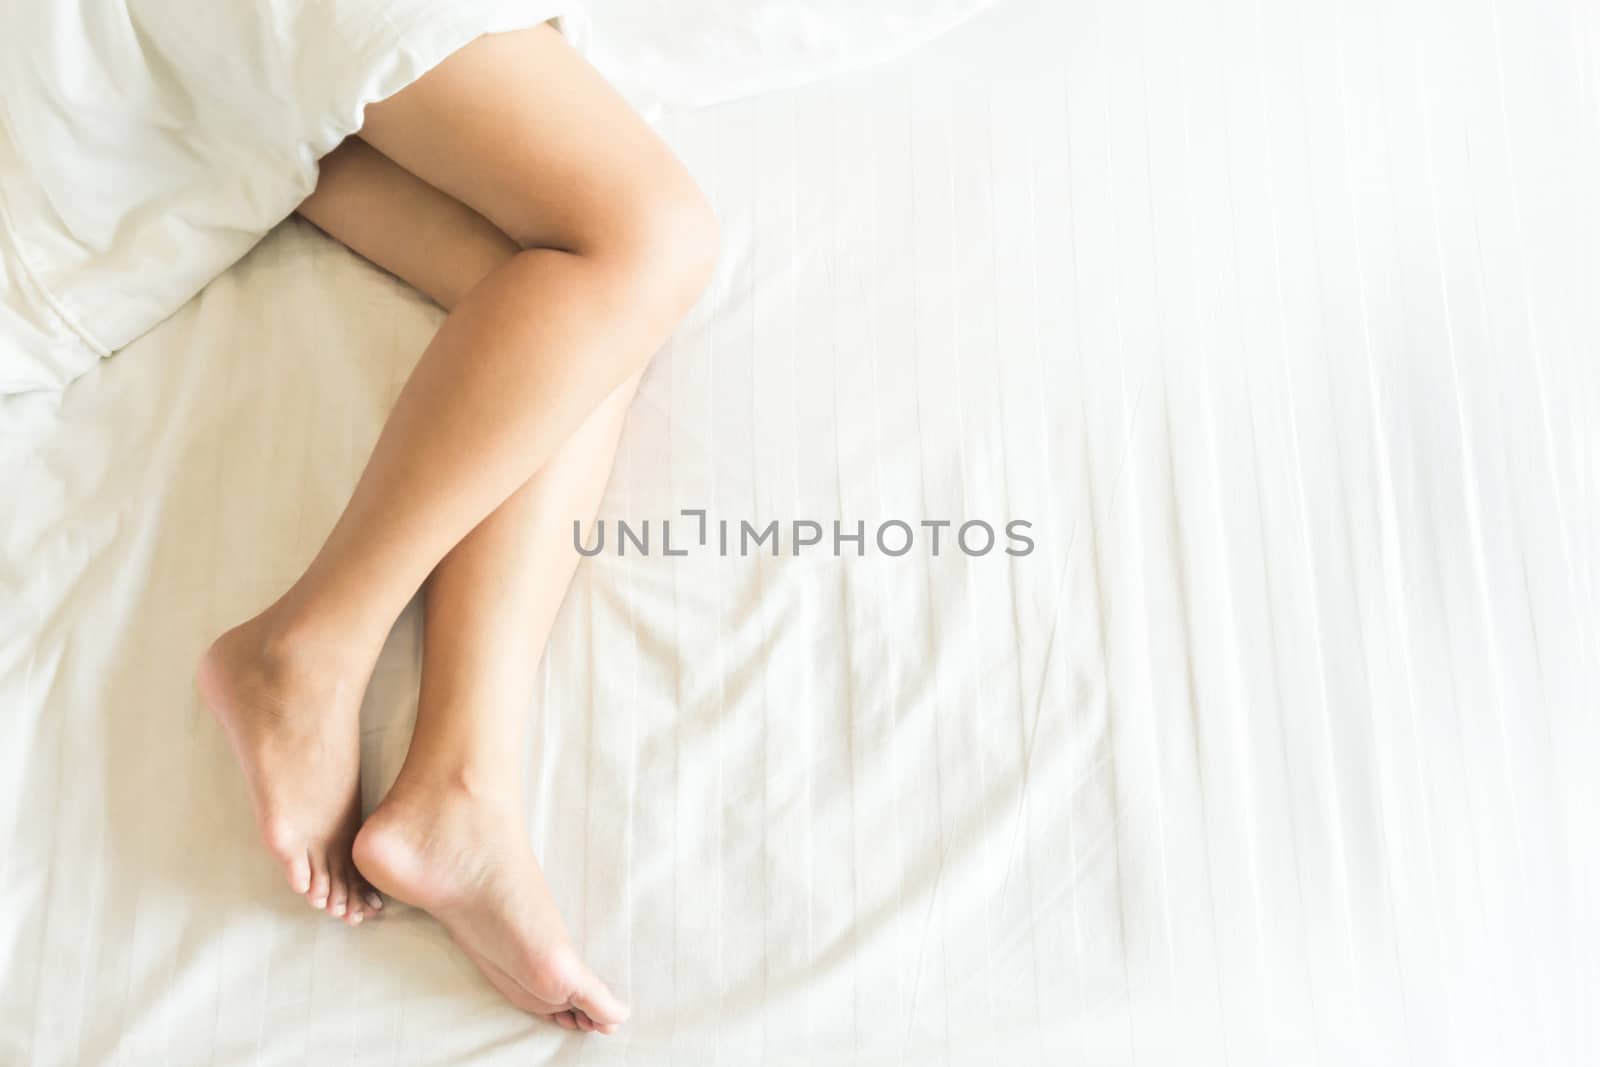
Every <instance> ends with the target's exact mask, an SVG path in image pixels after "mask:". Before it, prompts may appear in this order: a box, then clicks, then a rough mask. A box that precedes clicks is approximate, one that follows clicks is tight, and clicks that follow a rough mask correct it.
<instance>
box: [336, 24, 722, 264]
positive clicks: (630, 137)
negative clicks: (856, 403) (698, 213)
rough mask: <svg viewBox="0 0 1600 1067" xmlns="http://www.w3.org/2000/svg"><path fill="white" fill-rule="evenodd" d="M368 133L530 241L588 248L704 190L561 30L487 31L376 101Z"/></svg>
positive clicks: (620, 236) (406, 164)
mask: <svg viewBox="0 0 1600 1067" xmlns="http://www.w3.org/2000/svg"><path fill="white" fill-rule="evenodd" d="M360 136H361V138H362V139H363V140H365V141H366V142H367V143H369V144H371V145H372V146H373V147H375V148H377V149H378V151H380V152H382V153H383V154H384V155H386V156H388V157H389V158H390V159H392V160H394V161H395V162H396V163H398V164H399V165H400V166H401V167H403V168H405V169H406V170H408V171H410V172H411V173H413V174H415V175H417V176H418V177H420V178H421V179H423V180H424V181H426V182H427V183H429V184H430V185H433V186H434V187H436V188H438V189H441V190H443V191H444V192H446V193H448V194H449V195H451V196H453V197H455V198H456V199H457V200H460V201H461V202H462V203H464V204H467V205H468V206H470V207H472V208H473V209H474V210H475V211H477V212H478V213H480V214H482V215H483V216H484V217H486V218H487V219H489V220H490V221H491V222H493V223H494V224H495V226H497V227H498V228H499V229H500V230H502V231H503V232H505V233H507V234H509V235H510V236H511V237H512V238H513V239H514V240H516V241H517V243H518V244H519V245H521V246H523V247H544V248H558V249H564V250H566V251H570V252H578V253H582V254H588V253H592V252H596V251H601V250H603V249H604V248H605V247H606V245H607V244H608V242H612V241H613V240H621V241H626V240H627V239H628V238H629V236H630V231H631V230H632V229H634V228H635V227H636V226H637V224H638V221H639V219H638V217H637V216H636V215H635V214H634V212H635V211H636V210H640V209H643V210H646V211H648V210H649V208H651V207H653V206H654V205H657V204H659V203H661V199H662V197H664V196H665V197H672V196H676V195H680V194H681V195H685V196H691V197H695V198H698V192H697V191H696V190H695V189H694V186H693V183H692V181H691V180H690V179H689V177H688V175H687V174H686V173H685V172H684V170H683V168H682V166H681V165H680V164H679V163H678V161H677V159H676V158H675V157H674V156H673V154H672V152H671V150H670V149H668V148H667V146H666V145H665V144H664V143H663V142H662V141H661V140H660V138H658V137H657V136H656V134H655V132H654V131H653V130H651V129H650V127H649V126H648V125H647V124H646V123H645V122H644V120H643V119H641V118H640V117H639V116H638V115H637V114H636V113H635V112H634V111H633V109H632V108H630V107H629V106H628V104H627V103H626V102H625V101H624V100H623V99H622V98H621V96H620V95H618V94H617V93H616V91H615V90H613V89H612V88H611V86H610V85H608V84H607V83H606V81H605V79H603V78H602V77H601V76H600V75H599V73H598V72H597V71H595V70H594V68H593V67H591V66H590V65H589V64H588V63H587V62H586V61H585V60H584V59H583V57H582V56H580V55H579V54H578V53H577V52H576V51H574V50H573V48H572V47H571V46H570V45H568V44H567V42H566V41H565V39H563V38H562V37H561V35H560V34H559V33H557V32H556V31H555V30H554V29H552V28H550V27H549V26H540V27H537V28H535V29H531V30H523V31H517V32H512V33H503V34H492V35H489V36H486V37H481V38H479V39H477V40H476V41H473V42H472V43H471V44H468V45H467V46H465V47H464V48H462V49H460V50H459V51H457V52H456V53H455V54H454V55H452V56H450V57H449V58H447V59H446V60H444V62H442V63H440V64H439V65H438V66H437V67H435V68H434V69H433V70H431V71H429V72H428V73H427V74H425V75H423V76H422V77H421V78H420V79H418V80H417V81H416V82H414V83H413V84H412V85H410V86H408V87H407V88H405V89H403V90H401V91H400V92H399V93H397V94H395V95H394V96H392V97H390V98H388V99H386V100H383V101H380V102H378V103H376V104H373V105H371V106H370V107H369V108H368V109H367V113H366V119H365V123H364V125H363V127H362V129H361V133H360Z"/></svg>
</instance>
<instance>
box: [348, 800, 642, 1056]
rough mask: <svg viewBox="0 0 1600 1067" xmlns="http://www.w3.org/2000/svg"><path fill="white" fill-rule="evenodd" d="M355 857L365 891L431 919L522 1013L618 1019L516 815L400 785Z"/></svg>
mask: <svg viewBox="0 0 1600 1067" xmlns="http://www.w3.org/2000/svg"><path fill="white" fill-rule="evenodd" d="M355 860H356V863H357V865H359V866H360V868H361V871H362V873H363V874H365V875H366V876H367V878H368V879H370V880H371V882H372V884H373V885H375V886H377V887H378V888H379V889H381V890H383V891H384V892H385V893H388V894H389V895H390V896H392V897H395V898H397V899H399V900H403V901H405V902H406V903H408V904H413V905H415V906H416V907H419V908H422V909H424V910H426V911H428V912H430V913H432V915H433V916H434V918H436V919H438V920H439V921H440V922H441V923H443V924H444V926H445V929H447V930H449V931H450V935H451V936H452V937H454V938H455V940H456V942H457V943H458V944H459V945H460V946H461V947H462V948H463V949H464V950H466V953H467V955H468V956H469V957H471V959H472V961H473V962H474V963H476V964H477V965H478V967H479V969H480V970H482V971H483V973H484V974H485V975H486V976H487V977H488V979H489V981H490V982H492V983H493V984H494V986H495V988H496V989H498V990H500V992H501V993H503V994H505V996H506V998H507V999H508V1000H510V1001H511V1002H512V1003H513V1004H515V1005H516V1006H517V1007H519V1008H521V1009H522V1010H523V1011H526V1012H530V1013H532V1014H534V1015H538V1016H542V1017H543V1018H546V1019H549V1020H551V1021H552V1022H555V1023H557V1024H559V1025H561V1026H564V1027H566V1028H567V1029H569V1030H585V1031H596V1032H599V1033H604V1034H609V1033H614V1032H615V1031H616V1029H617V1027H618V1026H620V1025H621V1024H622V1023H623V1021H624V1020H626V1019H627V1017H628V1009H627V1008H626V1007H624V1006H623V1004H622V1002H621V1001H620V1000H618V999H617V998H616V996H615V995H613V994H612V992H611V990H609V989H607V988H606V986H605V985H604V983H602V982H601V981H600V979H598V978H596V977H595V975H594V972H592V971H590V970H589V968H588V966H587V965H585V964H584V962H583V961H582V960H580V959H579V958H578V954H577V952H576V951H574V950H573V947H572V942H571V940H570V939H569V937H568V936H567V929H566V924H565V923H563V922H562V920H561V915H560V913H559V912H558V911H557V910H556V903H555V900H554V899H553V898H552V897H551V896H550V889H549V887H548V886H547V885H546V884H545V880H544V874H543V872H541V871H540V870H539V864H538V862H537V861H536V860H535V859H534V858H533V852H532V851H531V850H530V849H529V848H528V839H527V833H526V831H525V830H524V828H523V822H522V817H521V814H520V813H519V812H517V811H515V810H514V809H512V808H510V807H509V806H504V805H498V804H496V803H495V802H492V801H488V800H485V799H482V798H481V797H478V796H474V795H473V794H472V793H471V792H470V791H469V790H467V789H465V788H460V787H455V786H440V787H437V788H432V787H423V786H415V785H409V784H406V783H405V782H404V781H403V780H402V781H401V782H397V783H396V785H395V788H394V789H393V790H391V791H390V793H389V795H388V796H387V797H386V798H384V801H383V803H382V804H380V805H379V806H378V810H377V811H375V812H373V813H372V816H371V817H370V818H368V819H367V822H366V825H365V826H363V827H362V828H361V832H360V834H358V835H357V836H356V843H355Z"/></svg>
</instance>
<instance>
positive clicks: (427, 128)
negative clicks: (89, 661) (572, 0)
mask: <svg viewBox="0 0 1600 1067" xmlns="http://www.w3.org/2000/svg"><path fill="white" fill-rule="evenodd" d="M362 137H363V138H364V139H365V140H367V141H368V142H370V143H371V144H373V145H374V146H375V147H377V148H379V149H380V150H382V151H383V153H384V154H385V155H387V156H388V157H389V158H391V159H393V160H395V161H396V162H397V163H398V164H399V165H400V166H402V167H403V168H404V169H406V170H407V171H410V172H412V173H413V174H415V175H417V176H418V177H420V178H421V179H423V180H425V181H426V182H427V183H430V184H431V185H433V186H434V187H436V188H438V189H440V190H442V191H443V192H445V193H447V194H449V196H451V197H453V198H454V199H456V200H458V201H460V202H461V203H462V204H464V205H466V206H467V207H470V208H471V209H473V211H475V212H477V213H478V214H479V215H481V216H483V217H485V218H487V219H488V220H489V221H490V222H491V223H493V225H494V226H495V227H496V228H498V229H499V230H500V231H501V232H503V233H506V234H509V235H510V236H511V238H512V239H513V240H514V241H515V243H516V246H517V248H518V249H519V250H517V251H515V252H514V253H513V254H512V255H511V257H510V258H509V259H507V260H506V261H505V262H504V263H503V264H502V265H500V266H498V267H495V268H492V269H491V270H490V272H489V273H488V275H487V276H486V277H484V278H483V280H482V281H481V282H480V283H478V284H477V285H475V286H472V287H471V289H470V291H467V292H466V293H465V294H464V295H462V296H461V297H460V301H459V303H458V304H457V306H456V307H455V309H454V310H453V311H452V313H451V314H450V316H449V317H448V318H447V319H446V321H445V323H444V326H443V327H442V328H441V330H440V332H439V334H438V335H437V336H436V337H435V338H434V341H433V342H432V344H430V345H429V347H428V349H427V351H426V352H424V354H423V356H422V358H421V360H420V361H419V363H418V365H417V368H416V370H415V371H414V372H413V374H412V377H411V379H410V381H408V382H407V384H406V387H405V388H404V389H403V390H402V392H401V395H400V397H399V400H398V401H397V403H396V406H395V409H394V411H393V413H392V414H391V416H390V419H389V422H388V423H387V425H386V426H385V428H384V431H383V433H382V435H381V436H380V438H379V441H378V443H377V446H376V447H375V449H374V451H373V455H372V457H371V459H370V460H369V462H368V465H367V469H366V471H365V472H364V473H363V475H362V478H361V480H360V482H359V484H358V485H357V488H356V491H355V494H354V496H353V497H352V499H351V502H350V504H349V506H348V507H347V508H346V510H345V512H344V514H343V515H342V516H341V517H340V519H339V522H338V523H337V525H336V526H335V528H334V530H333V532H332V533H331V534H330V535H329V537H328V540H327V542H326V543H325V544H324V546H323V548H322V550H321V551H320V552H319V553H318V555H317V557H316V559H315V560H314V561H313V562H312V564H311V566H310V567H309V568H308V570H307V571H306V573H305V575H304V576H302V578H301V579H300V580H299V581H297V582H296V583H295V585H294V586H293V587H292V588H291V589H290V590H289V591H288V592H287V593H285V594H284V596H283V597H281V598H280V599H279V600H278V601H277V602H276V603H275V604H273V605H272V606H270V607H269V608H267V609H266V610H265V611H264V612H262V613H261V614H260V615H258V616H257V617H256V618H254V619H252V620H250V621H249V622H247V623H245V624H244V625H242V626H240V627H236V628H235V629H234V630H231V631H229V632H228V633H227V634H224V635H223V636H222V637H221V638H219V639H218V641H217V642H216V644H215V645H213V647H212V649H211V650H210V651H209V652H208V653H207V656H206V658H205V661H204V662H203V663H202V665H201V669H200V679H199V680H200V685H201V689H202V693H203V694H204V695H205V698H206V702H207V704H208V706H210V707H211V708H212V710H213V711H214V712H215V713H216V714H217V716H218V718H219V720H221V721H222V723H223V725H224V726H225V727H226V728H227V730H228V733H229V735H230V737H231V738H232V739H233V741H234V744H235V748H236V750H237V751H238V753H239V756H240V761H241V763H242V764H243V766H244V768H245V772H246V776H247V778H248V779H249V781H250V784H251V786H252V791H253V794H254V798H255V801H256V808H257V815H258V820H259V821H260V823H261V828H262V832H263V835H264V837H265V838H266V840H267V842H268V844H269V846H271V847H272V849H273V851H274V852H275V853H276V854H277V855H278V856H279V857H280V858H281V859H282V860H283V861H284V863H285V867H286V870H287V872H288V874H289V878H290V881H291V883H292V884H294V885H295V887H296V888H297V890H300V891H302V892H306V893H307V895H308V896H309V897H310V898H311V900H312V902H313V904H317V905H318V906H323V905H326V906H328V907H329V908H330V909H331V908H333V907H334V906H335V904H334V899H335V897H336V896H337V895H338V893H339V888H340V885H341V884H343V885H344V886H346V887H347V888H346V890H345V892H346V895H347V896H348V893H349V890H348V886H349V885H350V880H351V879H353V877H354V875H353V874H352V873H351V871H350V870H349V860H348V849H349V842H350V840H351V838H353V836H354V830H355V826H356V820H357V818H358V816H359V811H358V810H357V807H356V780H357V779H356V775H357V762H358V746H357V744H356V715H357V712H358V709H359V704H360V696H361V692H362V690H363V688H364V686H365V683H366V680H367V676H368V675H369V674H370V671H371V667H372V664H373V662H374V661H375V659H376V656H377V652H378V650H379V648H380V647H381V646H382V643H383V640H384V637H385V636H386V635H387V632H388V629H389V627H390V626H391V625H392V624H393V621H394V619H395V617H396V616H397V615H398V613H399V611H400V609H401V608H402V607H403V606H404V605H405V603H406V602H407V600H409V598H410V596H411V595H412V594H413V593H414V592H415V591H416V589H417V588H418V586H419V585H420V584H421V582H422V581H423V579H424V578H425V577H426V576H427V575H428V573H429V572H430V571H431V570H432V569H433V568H434V566H435V565H437V564H438V563H439V561H440V560H441V559H443V558H444V556H445V555H446V553H448V552H449V551H450V550H451V549H452V548H453V547H454V546H455V545H456V544H457V543H458V542H460V541H461V540H462V539H463V538H464V537H466V535H467V534H468V532H469V531H471V530H472V529H473V528H474V527H476V526H477V525H478V524H479V523H480V522H481V521H482V520H483V519H484V518H485V517H486V516H487V515H488V514H489V513H490V512H491V511H493V510H494V509H496V508H497V507H499V506H500V505H501V504H502V503H504V502H505V501H506V500H507V498H508V497H510V496H511V494H512V493H514V492H515V491H516V490H517V489H518V488H519V487H521V486H522V485H523V484H524V483H526V482H527V481H528V479H529V478H530V477H531V476H532V475H533V474H534V472H535V471H537V470H539V469H540V468H541V467H543V466H544V465H545V463H546V462H547V461H548V460H550V459H551V458H552V457H553V456H555V454H556V453H557V451H558V450H559V449H560V448H561V446H562V443H563V442H564V441H566V440H567V438H569V437H570V436H571V435H572V433H573V432H574V431H575V430H576V429H577V428H578V427H579V426H580V425H581V424H582V423H583V422H584V421H585V419H586V418H587V417H588V415H589V413H590V412H591V411H593V410H594V409H595V408H596V407H597V406H598V405H599V404H600V403H601V402H602V401H603V400H604V399H605V398H606V397H607V396H609V395H611V394H612V393H613V392H615V391H616V390H617V389H618V388H619V386H621V385H623V384H624V383H625V382H627V381H628V380H629V379H630V378H631V377H633V376H634V375H635V374H637V373H638V371H639V370H640V369H641V368H642V366H643V364H644V362H645V361H646V360H647V359H648V357H649V355H650V354H651V353H652V352H653V351H654V350H655V349H656V348H657V347H658V346H659V345H660V343H661V342H662V341H663V340H664V339H665V337H666V335H667V333H668V332H670V330H671V328H672V326H673V325H675V323H676V322H677V320H678V318H679V317H680V316H681V315H682V313H683V312H684V311H685V310H686V309H687V307H688V306H689V304H690V303H691V302H692V301H693V299H694V298H695V296H696V295H697V294H698V292H699V290H700V288H701V287H702V286H703V285H704V283H705V280H706V278H707V277H708V275H709V271H710V267H711V264H712V262H713V260H714V257H715V247H714V246H715V237H714V223H713V222H712V221H711V218H710V215H709V211H708V209H707V208H706V207H705V204H704V201H703V199H702V198H701V197H700V195H699V193H698V191H697V190H696V189H695V188H694V186H693V183H692V182H691V181H690V179H689V178H688V176H687V175H686V174H685V173H684V171H683V170H682V168H681V167H680V166H679V165H678V163H677V162H676V160H675V159H674V158H673V157H672V155H671V153H670V152H669V151H668V150H667V149H666V147H665V146H664V145H663V144H661V142H660V141H659V140H658V139H656V138H655V136H654V135H653V134H652V133H651V132H650V131H649V129H648V128H647V127H646V126H644V124H643V123H642V122H640V121H639V120H638V119H637V117H636V116H634V115H633V114H632V112H631V111H629V109H628V108H627V107H626V105H625V104H624V103H623V102H622V101H621V100H620V99H619V98H618V97H617V96H616V95H615V94H614V93H613V92H612V91H611V90H610V89H609V88H608V87H607V86H606V85H605V84H604V82H603V81H602V80H601V79H600V78H599V77H598V76H597V75H596V74H595V73H594V72H593V71H592V70H591V69H590V68H589V67H588V66H587V65H586V64H584V63H583V62H582V60H581V59H579V58H578V57H577V56H576V55H575V54H573V53H572V52H571V50H570V49H568V48H567V46H566V45H565V43H564V42H562V41H561V40H560V38H559V36H558V35H556V34H555V33H554V31H552V30H549V29H545V28H541V29H539V30H534V31H528V32H525V33H514V34H504V35H497V36H493V37H486V38H482V39H480V40H479V41H477V42H474V43H473V44H471V45H469V46H467V47H466V48H464V49H462V50H461V51H460V52H458V53H457V54H456V55H455V56H453V57H451V58H450V59H449V60H447V61H445V62H444V63H443V64H441V65H440V66H439V67H438V68H436V69H435V70H434V71H433V72H431V73H430V74H428V75H426V76H424V77H423V78H422V79H421V80H419V81H418V82H417V83H416V84H415V85H413V86H412V87H410V88H408V89H406V90H404V91H403V92H401V93H400V94H398V95H397V96H395V97H393V98H391V99H390V100H387V101H384V102H383V103H381V104H378V105H374V106H373V107H372V108H370V109H369V110H368V121H367V125H366V127H365V128H364V129H363V131H362ZM387 221H388V223H389V225H390V226H391V227H392V228H395V229H400V230H405V229H410V228H412V227H413V226H414V225H415V219H413V218H411V217H408V216H401V217H398V218H392V219H389V220H387ZM416 232H417V233H418V234H419V236H420V237H423V238H425V237H426V236H427V233H426V229H425V228H421V229H418V230H417V231H416ZM341 879H343V880H344V881H343V882H342V883H341V881H340V880H341Z"/></svg>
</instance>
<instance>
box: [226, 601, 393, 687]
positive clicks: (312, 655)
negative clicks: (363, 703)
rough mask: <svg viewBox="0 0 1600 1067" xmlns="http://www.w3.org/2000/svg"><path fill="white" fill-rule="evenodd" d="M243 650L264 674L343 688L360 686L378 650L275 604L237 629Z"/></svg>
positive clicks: (279, 604) (316, 620) (281, 604)
mask: <svg viewBox="0 0 1600 1067" xmlns="http://www.w3.org/2000/svg"><path fill="white" fill-rule="evenodd" d="M238 632H239V634H240V636H241V638H242V639H243V640H244V641H245V642H247V644H246V648H247V650H248V651H249V652H250V654H251V655H253V656H254V657H255V658H256V659H257V660H258V661H259V662H260V663H261V665H262V667H263V668H264V669H266V670H268V671H272V672H275V673H279V674H295V673H311V674H315V675H317V676H320V677H323V678H326V679H329V680H335V681H338V682H340V683H343V684H350V685H364V684H365V681H366V675H367V674H369V673H370V672H371V668H372V665H373V663H375V662H376V661H377V655H378V651H379V650H380V649H381V648H382V643H381V642H379V643H378V645H377V647H372V648H369V647H368V645H369V642H366V641H363V640H359V639H352V638H350V637H349V636H348V635H346V636H342V637H340V636H335V634H336V631H334V630H332V629H331V628H330V627H328V626H326V625H324V624H323V623H322V622H321V620H319V619H316V618H314V617H309V616H307V615H304V614H301V613H297V612H295V611H293V610H292V609H290V608H287V607H285V606H284V603H283V601H279V602H278V603H276V604H273V605H272V606H271V607H269V608H267V609H266V610H265V611H263V612H262V613H261V614H259V615H257V616H256V617H255V618H253V619H251V620H250V621H249V622H246V623H244V624H243V625H242V626H240V627H238Z"/></svg>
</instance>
